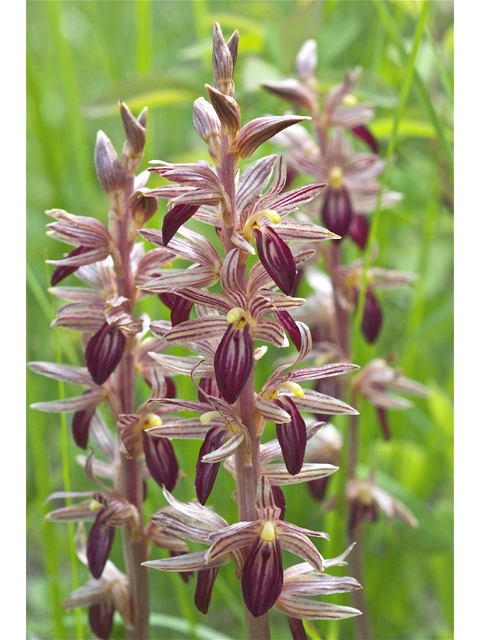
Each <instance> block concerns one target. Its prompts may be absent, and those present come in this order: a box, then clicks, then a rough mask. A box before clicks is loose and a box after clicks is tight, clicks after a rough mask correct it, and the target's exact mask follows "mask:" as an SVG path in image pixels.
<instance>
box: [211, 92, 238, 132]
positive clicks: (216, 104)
mask: <svg viewBox="0 0 480 640" xmlns="http://www.w3.org/2000/svg"><path fill="white" fill-rule="evenodd" d="M205 88H206V90H207V91H208V95H209V96H210V100H211V101H212V106H213V108H214V109H215V112H216V113H217V115H218V117H219V119H220V122H221V124H222V129H223V131H224V132H225V133H226V134H227V135H228V136H230V137H231V138H235V137H236V135H237V133H238V132H239V131H240V127H241V126H242V123H241V116H240V107H239V106H238V103H237V101H236V100H235V99H234V98H232V97H231V96H228V95H225V94H223V93H222V92H221V91H217V90H216V89H214V88H213V87H210V86H209V85H208V84H206V85H205Z"/></svg>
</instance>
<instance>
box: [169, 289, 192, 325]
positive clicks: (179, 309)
mask: <svg viewBox="0 0 480 640" xmlns="http://www.w3.org/2000/svg"><path fill="white" fill-rule="evenodd" d="M192 307H193V302H192V301H191V300H186V299H185V298H182V297H181V296H175V297H174V300H173V305H172V311H171V313H170V321H171V323H172V327H176V326H177V325H178V324H180V323H181V322H185V321H186V320H188V318H189V317H190V311H191V309H192Z"/></svg>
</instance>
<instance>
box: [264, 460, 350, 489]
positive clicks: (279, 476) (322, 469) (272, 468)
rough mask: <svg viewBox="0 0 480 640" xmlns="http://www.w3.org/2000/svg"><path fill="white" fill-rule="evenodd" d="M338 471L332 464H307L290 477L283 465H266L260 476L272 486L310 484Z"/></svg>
mask: <svg viewBox="0 0 480 640" xmlns="http://www.w3.org/2000/svg"><path fill="white" fill-rule="evenodd" d="M335 471H338V467H335V466H334V465H333V464H326V463H325V464H319V463H318V464H317V463H313V462H307V463H305V464H304V465H303V466H302V469H301V471H299V473H297V474H296V475H295V476H292V475H291V474H290V472H289V471H288V469H287V467H286V466H285V465H283V464H280V463H278V464H268V465H267V466H265V467H262V474H263V475H264V476H265V477H266V478H267V480H268V481H269V482H270V484H271V485H272V486H279V485H284V484H297V483H299V482H310V481H312V480H318V479H319V478H326V477H327V476H330V475H332V473H335Z"/></svg>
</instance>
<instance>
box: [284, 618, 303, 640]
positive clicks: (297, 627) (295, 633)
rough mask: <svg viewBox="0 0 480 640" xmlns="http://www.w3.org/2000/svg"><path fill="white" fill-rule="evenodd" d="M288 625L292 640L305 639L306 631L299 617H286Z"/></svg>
mask: <svg viewBox="0 0 480 640" xmlns="http://www.w3.org/2000/svg"><path fill="white" fill-rule="evenodd" d="M288 626H289V627H290V631H291V633H292V638H293V640H307V632H306V631H305V627H304V626H303V622H302V621H301V620H300V619H299V618H292V617H291V616H289V617H288Z"/></svg>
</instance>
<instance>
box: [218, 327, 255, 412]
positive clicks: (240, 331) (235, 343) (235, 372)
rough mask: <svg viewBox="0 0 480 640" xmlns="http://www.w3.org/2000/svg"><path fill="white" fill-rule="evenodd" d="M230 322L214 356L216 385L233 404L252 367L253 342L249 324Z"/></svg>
mask: <svg viewBox="0 0 480 640" xmlns="http://www.w3.org/2000/svg"><path fill="white" fill-rule="evenodd" d="M238 325H239V322H236V321H235V322H232V324H231V325H230V326H229V327H228V329H227V330H226V331H225V334H224V336H223V338H222V339H221V341H220V344H219V345H218V347H217V351H216V353H215V358H214V368H215V378H216V380H217V385H218V388H219V390H220V393H221V394H222V397H223V398H225V400H226V401H227V402H229V403H230V404H233V403H234V402H235V400H236V399H237V398H238V396H239V395H240V393H241V391H242V389H243V387H244V386H245V385H246V383H247V380H248V377H249V375H250V372H251V370H252V367H253V344H252V338H251V336H250V325H249V324H248V322H247V323H245V324H244V326H243V327H241V328H240V327H239V326H238Z"/></svg>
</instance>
